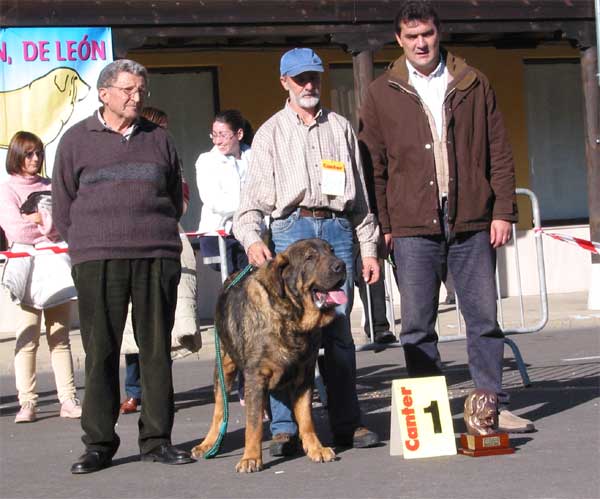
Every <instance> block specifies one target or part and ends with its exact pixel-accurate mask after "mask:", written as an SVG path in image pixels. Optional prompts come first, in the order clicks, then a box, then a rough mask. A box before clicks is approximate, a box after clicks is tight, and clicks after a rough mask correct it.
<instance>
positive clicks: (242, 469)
mask: <svg viewBox="0 0 600 499" xmlns="http://www.w3.org/2000/svg"><path fill="white" fill-rule="evenodd" d="M262 469H263V463H262V459H241V460H240V462H239V463H237V465H236V467H235V471H237V472H238V473H255V472H257V471H262Z"/></svg>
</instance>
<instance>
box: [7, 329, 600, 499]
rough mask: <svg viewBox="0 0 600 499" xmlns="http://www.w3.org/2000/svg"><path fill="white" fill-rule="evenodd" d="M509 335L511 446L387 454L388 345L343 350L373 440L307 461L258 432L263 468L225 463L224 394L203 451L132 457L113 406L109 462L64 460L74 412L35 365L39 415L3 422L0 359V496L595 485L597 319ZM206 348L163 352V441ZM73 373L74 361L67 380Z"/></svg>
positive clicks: (236, 431)
mask: <svg viewBox="0 0 600 499" xmlns="http://www.w3.org/2000/svg"><path fill="white" fill-rule="evenodd" d="M75 338H76V337H75ZM76 341H77V340H76V339H74V343H75V342H76ZM517 341H518V344H519V346H520V348H521V352H522V354H523V356H524V358H525V360H526V362H527V364H528V368H529V375H530V377H531V379H532V382H533V384H532V386H531V387H530V388H523V387H522V386H521V382H520V377H519V374H518V372H517V371H516V368H515V363H514V361H513V360H512V354H511V352H510V350H509V349H507V350H506V357H507V361H506V370H505V385H506V387H507V388H508V390H509V392H510V393H511V395H512V399H513V409H514V410H515V412H516V413H518V414H521V415H524V416H527V417H529V418H531V419H533V420H534V421H535V424H536V426H537V428H538V431H537V432H536V433H533V434H528V435H521V436H516V435H515V436H513V438H512V439H511V441H512V444H513V445H514V446H515V447H516V448H517V452H516V453H515V454H513V455H508V456H496V457H486V458H469V457H463V456H453V457H444V458H431V459H421V460H411V461H408V460H404V459H403V458H402V457H390V455H389V425H390V412H389V411H390V386H391V380H392V379H396V378H401V377H404V376H405V371H404V363H403V360H402V356H401V351H400V350H399V349H389V350H385V351H383V352H379V353H373V352H360V353H358V354H357V358H358V375H359V378H358V385H359V386H358V388H359V392H360V399H361V405H362V408H363V411H364V414H365V422H366V423H367V424H368V425H369V426H370V427H371V428H373V429H375V430H376V431H378V432H379V433H380V435H381V436H382V438H383V441H384V442H383V444H382V445H381V446H380V447H378V448H374V449H363V450H354V449H352V450H346V451H341V452H339V453H338V455H339V460H338V461H336V462H334V463H327V464H314V463H311V462H309V461H308V459H307V458H305V457H298V458H293V459H274V458H271V457H270V456H269V455H268V452H266V449H267V445H268V444H267V442H265V444H264V446H263V448H264V449H265V456H264V458H265V464H266V469H265V470H264V471H263V472H261V473H257V474H253V475H238V474H236V473H235V471H234V466H235V464H236V462H237V461H238V460H239V458H240V456H241V453H242V447H243V423H242V419H243V408H241V407H240V405H239V404H238V403H237V402H235V401H234V402H232V403H231V404H230V409H231V420H230V425H229V431H228V435H227V438H226V440H225V442H224V446H223V448H222V452H221V453H220V454H219V455H218V456H217V458H216V459H213V460H208V461H207V460H202V461H200V462H197V463H194V464H190V465H186V466H180V467H169V466H164V465H160V464H151V463H140V462H139V461H138V458H137V444H136V438H137V417H136V416H135V415H127V416H122V417H121V418H120V420H119V423H118V428H117V431H118V433H119V435H120V436H121V440H122V445H121V448H120V449H119V452H118V454H117V455H116V458H115V461H114V466H113V467H111V468H109V469H107V470H103V471H102V472H99V473H95V474H91V475H85V476H73V475H71V474H70V473H69V471H68V470H69V467H70V465H71V463H72V462H73V461H74V460H75V459H76V458H77V456H78V455H79V454H80V453H81V451H82V445H81V443H80V441H79V438H80V434H81V432H80V428H79V425H78V422H77V421H67V420H64V419H61V418H59V417H58V404H57V401H56V393H55V391H54V385H53V382H52V379H51V375H50V374H49V373H48V372H43V373H41V374H40V376H39V390H40V393H41V400H40V402H41V403H40V420H39V421H38V422H36V423H34V424H29V425H15V424H14V423H13V419H14V414H15V412H16V410H17V405H18V404H17V401H16V396H15V389H14V379H13V377H12V375H11V374H10V373H9V372H6V371H4V373H3V374H2V375H0V392H1V394H2V397H1V398H0V435H1V442H0V444H1V447H0V448H1V453H0V479H1V481H0V497H2V498H12V497H15V498H17V497H18V498H26V497H27V498H29V497H40V498H41V497H44V498H54V497H61V498H88V497H89V498H117V497H118V498H121V497H128V498H137V497H140V498H141V497H144V498H169V497H173V498H188V497H210V498H213V497H214V498H228V497H239V498H271V497H273V498H275V497H277V498H297V497H298V498H299V497H311V498H321V497H323V498H325V497H327V498H333V497H348V498H363V497H374V498H375V497H395V498H398V497H401V498H461V499H464V498H482V497H485V498H486V499H487V498H489V499H496V498H498V499H506V498H568V499H576V498H577V499H579V498H600V477H599V474H598V470H599V469H600V419H599V415H600V411H599V407H598V404H599V401H600V330H599V328H598V327H597V325H596V324H592V325H590V326H589V327H573V326H572V327H569V328H565V327H549V328H547V329H546V330H544V331H543V332H541V333H537V334H528V335H524V336H522V337H519V338H517ZM11 345H12V344H11V342H10V339H7V340H4V341H3V342H0V351H3V350H7V349H8V350H10V349H11V348H12V346H11ZM464 347H465V345H464V343H463V342H450V343H443V344H442V345H441V350H442V356H443V358H444V361H445V363H446V366H445V372H446V374H447V379H448V385H449V388H450V394H451V408H452V414H453V417H454V429H455V431H456V433H457V436H458V434H459V433H460V432H461V431H463V430H464V424H463V422H462V401H463V397H464V395H465V394H466V393H467V392H468V391H469V390H470V389H471V388H472V386H471V384H470V381H469V376H468V371H467V368H466V364H465V352H464ZM211 350H212V349H211V348H210V344H207V348H206V349H203V353H202V354H201V355H200V356H198V357H196V358H189V357H188V358H187V359H184V360H181V361H177V362H176V363H175V364H174V376H175V388H176V404H177V409H178V410H177V413H176V420H175V427H174V431H173V441H174V442H175V443H177V444H179V445H181V446H182V447H184V448H187V449H190V448H191V447H193V446H194V445H196V444H197V443H198V442H199V441H200V439H201V437H202V436H203V435H204V434H205V432H206V430H207V428H208V423H209V420H210V416H211V414H212V409H213V405H212V387H211V379H212V369H213V361H212V358H211V357H212V352H211ZM42 356H43V355H42V354H40V357H42ZM5 357H6V354H5V353H3V359H4V358H5ZM43 362H44V361H42V363H43ZM4 365H5V367H6V364H4ZM79 367H80V366H79ZM83 381H84V380H83V374H82V372H81V369H80V368H78V370H77V384H78V386H79V387H80V389H81V390H83ZM233 398H234V399H235V396H234V397H233ZM314 413H315V419H316V423H317V428H318V432H319V434H320V435H321V437H322V439H323V440H324V441H325V442H328V441H330V434H329V431H328V429H327V418H326V414H325V411H324V409H323V408H321V407H319V404H317V407H315V410H314Z"/></svg>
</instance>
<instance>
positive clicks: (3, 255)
mask: <svg viewBox="0 0 600 499" xmlns="http://www.w3.org/2000/svg"><path fill="white" fill-rule="evenodd" d="M181 235H182V236H187V237H205V236H221V237H227V236H228V235H229V233H227V232H226V231H225V230H215V231H212V232H182V233H181ZM68 251H69V247H68V246H67V243H58V244H54V245H43V246H42V245H39V246H35V247H34V246H32V247H31V249H27V250H20V251H10V250H9V251H0V262H1V261H4V260H8V259H9V258H25V257H30V256H37V255H48V254H50V253H54V254H59V253H68Z"/></svg>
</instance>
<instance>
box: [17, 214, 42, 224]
mask: <svg viewBox="0 0 600 499" xmlns="http://www.w3.org/2000/svg"><path fill="white" fill-rule="evenodd" d="M22 217H23V218H24V219H25V220H29V221H30V222H33V223H34V224H38V225H40V224H41V223H42V215H40V214H39V212H36V213H30V214H29V215H22Z"/></svg>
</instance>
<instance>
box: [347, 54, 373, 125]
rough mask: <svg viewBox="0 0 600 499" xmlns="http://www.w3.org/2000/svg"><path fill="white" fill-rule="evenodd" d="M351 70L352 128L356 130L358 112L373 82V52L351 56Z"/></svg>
mask: <svg viewBox="0 0 600 499" xmlns="http://www.w3.org/2000/svg"><path fill="white" fill-rule="evenodd" d="M352 69H353V73H354V102H355V109H354V123H353V125H354V127H355V129H357V130H358V110H359V109H360V107H361V106H362V103H363V99H364V98H365V96H366V94H367V89H368V88H369V83H371V82H372V81H373V73H374V71H373V52H371V51H370V50H363V51H362V52H359V53H358V54H354V55H353V56H352Z"/></svg>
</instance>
